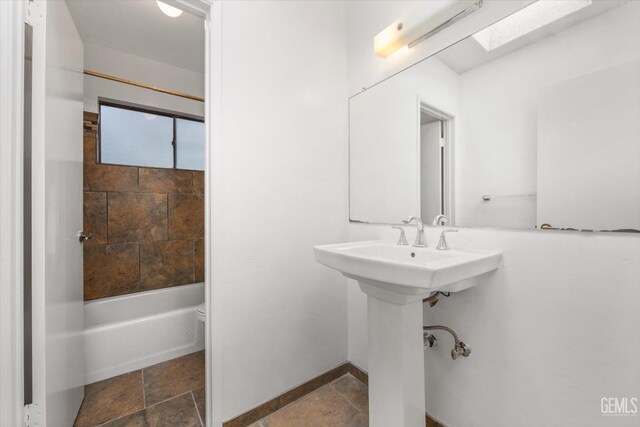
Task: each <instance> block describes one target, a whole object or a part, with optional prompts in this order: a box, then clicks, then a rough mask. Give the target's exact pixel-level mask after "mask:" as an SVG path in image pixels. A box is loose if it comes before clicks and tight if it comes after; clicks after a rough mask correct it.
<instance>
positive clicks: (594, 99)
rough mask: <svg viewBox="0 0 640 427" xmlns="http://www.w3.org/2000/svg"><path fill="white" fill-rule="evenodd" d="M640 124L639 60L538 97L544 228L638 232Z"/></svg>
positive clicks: (540, 198)
mask: <svg viewBox="0 0 640 427" xmlns="http://www.w3.org/2000/svg"><path fill="white" fill-rule="evenodd" d="M639 16H640V15H639ZM638 118H640V60H638V61H634V62H629V63H627V64H624V65H619V66H616V67H611V68H607V69H605V70H602V71H598V72H595V73H592V74H589V75H586V76H583V77H580V78H577V79H574V80H571V81H568V82H563V83H561V84H558V85H554V86H551V87H548V88H546V89H545V90H544V91H543V92H542V93H540V95H539V96H538V144H537V145H538V169H539V171H538V182H537V183H538V203H537V216H538V222H539V223H549V224H552V225H553V226H554V227H574V228H576V227H578V228H590V229H596V230H612V229H629V228H635V229H640V167H639V166H638V161H639V160H640V144H639V143H638V141H640V120H638ZM577 158H579V159H580V161H576V159H577Z"/></svg>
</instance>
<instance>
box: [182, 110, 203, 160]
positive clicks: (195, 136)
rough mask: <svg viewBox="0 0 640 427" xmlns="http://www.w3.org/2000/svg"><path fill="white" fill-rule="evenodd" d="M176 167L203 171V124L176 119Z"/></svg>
mask: <svg viewBox="0 0 640 427" xmlns="http://www.w3.org/2000/svg"><path fill="white" fill-rule="evenodd" d="M176 140H177V141H178V143H177V145H176V167H177V168H179V169H195V170H204V141H205V136H204V123H202V122H197V121H194V120H185V119H176Z"/></svg>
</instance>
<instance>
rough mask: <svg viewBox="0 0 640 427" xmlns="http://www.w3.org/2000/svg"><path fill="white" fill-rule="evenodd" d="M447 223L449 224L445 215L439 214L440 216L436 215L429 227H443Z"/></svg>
mask: <svg viewBox="0 0 640 427" xmlns="http://www.w3.org/2000/svg"><path fill="white" fill-rule="evenodd" d="M448 222H449V217H448V216H446V215H442V214H440V215H436V217H435V218H434V219H433V222H432V223H431V225H445V224H447V223H448Z"/></svg>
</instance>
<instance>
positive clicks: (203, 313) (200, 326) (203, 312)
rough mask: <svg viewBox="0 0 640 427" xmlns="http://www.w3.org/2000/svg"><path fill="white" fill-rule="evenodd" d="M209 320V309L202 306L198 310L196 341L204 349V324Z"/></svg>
mask: <svg viewBox="0 0 640 427" xmlns="http://www.w3.org/2000/svg"><path fill="white" fill-rule="evenodd" d="M206 318H207V307H206V305H205V304H200V305H199V306H198V308H196V341H197V342H198V343H199V344H201V345H202V348H204V322H205V319H206Z"/></svg>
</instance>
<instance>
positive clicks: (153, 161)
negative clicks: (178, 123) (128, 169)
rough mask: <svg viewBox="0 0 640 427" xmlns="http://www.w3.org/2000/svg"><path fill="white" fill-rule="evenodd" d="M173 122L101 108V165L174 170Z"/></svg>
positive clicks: (127, 111) (132, 111) (130, 111)
mask: <svg viewBox="0 0 640 427" xmlns="http://www.w3.org/2000/svg"><path fill="white" fill-rule="evenodd" d="M172 142H173V118H172V117H167V116H160V115H156V114H150V113H144V112H140V111H134V110H129V109H124V108H118V107H111V106H108V105H101V106H100V161H101V162H102V163H112V164H119V165H131V166H151V167H160V168H172V167H173V144H172Z"/></svg>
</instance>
